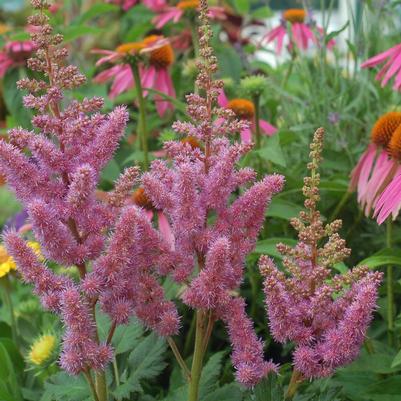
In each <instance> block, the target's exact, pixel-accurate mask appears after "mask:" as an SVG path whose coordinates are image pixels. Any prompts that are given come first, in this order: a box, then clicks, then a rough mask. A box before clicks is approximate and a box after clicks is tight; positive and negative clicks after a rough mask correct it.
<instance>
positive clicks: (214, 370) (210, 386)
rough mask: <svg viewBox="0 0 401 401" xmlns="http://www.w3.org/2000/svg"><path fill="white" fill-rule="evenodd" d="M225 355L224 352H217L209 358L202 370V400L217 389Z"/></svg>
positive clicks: (200, 387) (200, 389) (200, 394)
mask: <svg viewBox="0 0 401 401" xmlns="http://www.w3.org/2000/svg"><path fill="white" fill-rule="evenodd" d="M224 354H225V352H224V351H221V352H216V353H215V354H214V355H212V356H211V357H210V358H209V360H208V361H207V363H206V365H205V366H204V368H203V369H202V376H201V378H200V383H199V397H200V399H203V397H206V396H207V395H208V394H210V393H211V392H212V391H214V390H215V389H216V388H217V384H218V379H219V376H220V370H221V363H222V360H223V356H224Z"/></svg>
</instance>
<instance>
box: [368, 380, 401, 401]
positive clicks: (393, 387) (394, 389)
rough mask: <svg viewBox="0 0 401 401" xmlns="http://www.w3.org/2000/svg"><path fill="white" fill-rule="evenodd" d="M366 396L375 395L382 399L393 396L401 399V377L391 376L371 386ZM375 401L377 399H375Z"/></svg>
mask: <svg viewBox="0 0 401 401" xmlns="http://www.w3.org/2000/svg"><path fill="white" fill-rule="evenodd" d="M366 394H375V395H380V396H382V397H383V396H387V395H392V396H397V397H398V399H399V397H400V394H401V376H391V377H388V378H387V379H384V380H380V381H378V382H376V383H373V384H371V385H370V386H368V387H367V388H366ZM375 399H377V398H376V397H375ZM383 400H384V398H383ZM394 401H395V399H394Z"/></svg>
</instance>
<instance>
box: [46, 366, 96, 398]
mask: <svg viewBox="0 0 401 401" xmlns="http://www.w3.org/2000/svg"><path fill="white" fill-rule="evenodd" d="M90 399H91V394H90V389H89V386H88V384H87V382H86V381H85V379H84V377H83V376H82V375H79V376H69V375H68V374H67V373H64V372H59V373H56V374H55V375H53V376H50V378H49V379H48V381H47V382H46V383H45V391H44V393H43V395H42V398H41V400H40V401H71V400H74V401H87V400H90Z"/></svg>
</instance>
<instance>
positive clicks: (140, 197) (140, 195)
mask: <svg viewBox="0 0 401 401" xmlns="http://www.w3.org/2000/svg"><path fill="white" fill-rule="evenodd" d="M131 199H132V203H134V204H135V205H137V206H139V207H141V208H142V209H144V211H145V214H146V216H147V217H148V219H149V221H152V220H153V218H154V217H155V216H156V218H157V224H158V228H159V231H160V233H161V235H162V236H163V237H164V239H165V240H166V241H167V242H168V243H169V244H170V245H171V246H174V234H173V232H172V230H171V226H170V223H169V222H168V220H167V217H166V215H165V214H164V213H163V211H161V210H158V209H156V208H155V207H154V205H153V203H152V201H151V200H150V199H149V197H148V196H147V195H146V193H145V190H144V189H143V188H142V187H139V188H137V189H136V190H135V191H134V193H133V194H132V197H131Z"/></svg>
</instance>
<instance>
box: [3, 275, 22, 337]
mask: <svg viewBox="0 0 401 401" xmlns="http://www.w3.org/2000/svg"><path fill="white" fill-rule="evenodd" d="M1 282H2V284H3V288H4V303H5V304H6V305H7V308H8V310H9V313H10V322H11V334H12V337H13V341H14V343H15V344H18V334H17V322H16V320H15V313H14V306H13V301H12V298H11V283H10V278H9V275H8V274H7V275H6V276H5V277H4V278H2V279H1Z"/></svg>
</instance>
